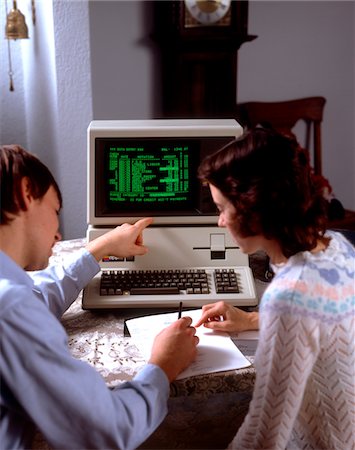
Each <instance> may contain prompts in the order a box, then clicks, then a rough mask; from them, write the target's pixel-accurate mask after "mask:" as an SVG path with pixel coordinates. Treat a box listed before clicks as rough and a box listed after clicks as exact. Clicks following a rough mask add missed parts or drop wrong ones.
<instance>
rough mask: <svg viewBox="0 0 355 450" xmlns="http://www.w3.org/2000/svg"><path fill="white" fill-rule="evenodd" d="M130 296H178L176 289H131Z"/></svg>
mask: <svg viewBox="0 0 355 450" xmlns="http://www.w3.org/2000/svg"><path fill="white" fill-rule="evenodd" d="M130 293H131V295H171V294H180V291H179V289H178V288H177V287H160V288H132V289H131V292H130Z"/></svg>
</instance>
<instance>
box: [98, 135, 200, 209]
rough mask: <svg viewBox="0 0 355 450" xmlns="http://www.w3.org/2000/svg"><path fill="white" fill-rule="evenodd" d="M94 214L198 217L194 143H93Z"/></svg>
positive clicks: (145, 140) (131, 140)
mask: <svg viewBox="0 0 355 450" xmlns="http://www.w3.org/2000/svg"><path fill="white" fill-rule="evenodd" d="M96 145H97V147H98V148H97V151H96V158H97V159H96V176H97V178H99V179H100V180H101V183H97V185H96V189H97V191H96V194H97V195H96V198H97V202H96V213H97V214H98V215H111V216H112V215H117V214H120V215H122V214H123V215H133V216H135V215H136V216H141V215H142V213H144V214H146V213H147V212H148V211H149V213H150V214H152V215H157V214H158V215H165V216H166V215H178V214H198V181H197V178H196V172H197V166H198V163H199V158H198V154H199V152H198V141H197V140H196V139H195V140H191V139H189V140H181V139H179V140H176V139H163V140H162V139H154V138H140V139H138V138H126V139H97V142H96Z"/></svg>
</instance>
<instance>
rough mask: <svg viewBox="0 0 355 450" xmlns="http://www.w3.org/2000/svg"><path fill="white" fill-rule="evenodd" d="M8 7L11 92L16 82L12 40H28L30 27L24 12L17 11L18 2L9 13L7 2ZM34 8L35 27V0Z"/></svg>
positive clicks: (7, 36)
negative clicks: (13, 67)
mask: <svg viewBox="0 0 355 450" xmlns="http://www.w3.org/2000/svg"><path fill="white" fill-rule="evenodd" d="M5 7H6V25H5V38H6V39H7V48H8V56H9V78H10V91H14V90H15V89H14V82H13V78H12V76H13V71H12V61H11V47H10V40H16V39H28V27H27V24H26V20H25V16H24V15H23V14H22V12H21V11H20V10H19V9H17V2H16V0H13V8H12V10H11V11H10V12H9V13H8V9H7V0H6V3H5ZM31 7H32V23H33V25H35V23H36V7H35V0H31Z"/></svg>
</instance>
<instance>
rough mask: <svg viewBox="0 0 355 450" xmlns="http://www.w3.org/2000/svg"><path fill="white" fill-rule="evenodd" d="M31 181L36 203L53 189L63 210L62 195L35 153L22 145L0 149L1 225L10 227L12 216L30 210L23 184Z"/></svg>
mask: <svg viewBox="0 0 355 450" xmlns="http://www.w3.org/2000/svg"><path fill="white" fill-rule="evenodd" d="M25 177H27V178H28V180H29V188H30V193H31V195H32V196H33V198H34V199H40V198H42V197H43V196H44V195H45V194H46V192H47V191H48V189H49V188H50V186H53V187H54V189H55V191H56V193H57V195H58V200H59V203H60V207H61V206H62V195H61V192H60V190H59V187H58V185H57V182H56V181H55V179H54V177H53V175H52V174H51V172H50V171H49V169H48V168H47V167H46V166H45V165H44V164H43V163H42V162H41V161H40V160H39V159H38V158H37V157H36V156H35V155H33V154H32V153H29V152H27V151H26V150H25V149H23V148H22V147H20V146H19V145H3V146H1V147H0V211H1V212H0V223H1V224H7V223H9V222H10V221H11V220H12V218H11V216H12V215H16V214H18V213H19V212H20V211H21V210H22V211H24V210H25V209H26V206H25V202H24V199H23V196H22V192H21V180H22V179H23V178H25Z"/></svg>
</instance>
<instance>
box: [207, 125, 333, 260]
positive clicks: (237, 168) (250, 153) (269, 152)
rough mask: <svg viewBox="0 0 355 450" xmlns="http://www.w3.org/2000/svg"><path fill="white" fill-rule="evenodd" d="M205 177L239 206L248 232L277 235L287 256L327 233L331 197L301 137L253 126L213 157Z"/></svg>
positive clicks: (241, 227) (241, 225) (240, 224)
mask: <svg viewBox="0 0 355 450" xmlns="http://www.w3.org/2000/svg"><path fill="white" fill-rule="evenodd" d="M199 178H200V179H202V180H205V181H207V182H208V183H210V184H212V185H214V186H215V187H216V188H218V189H219V190H220V191H221V192H222V194H223V195H224V196H225V197H226V198H227V199H228V200H229V201H230V202H231V203H232V204H233V205H234V207H235V209H236V228H237V230H238V232H239V233H240V234H241V235H242V236H244V237H247V236H254V235H257V234H262V235H264V236H265V237H266V238H267V239H275V240H277V241H278V242H279V243H280V246H281V249H282V251H283V254H284V255H285V256H286V257H289V256H291V255H294V254H295V253H297V252H299V251H305V250H311V249H313V248H314V247H315V246H316V244H317V239H319V237H320V236H322V235H323V234H324V232H325V226H326V200H325V198H324V197H323V193H322V188H321V186H320V185H319V184H318V183H317V181H316V179H315V177H314V175H313V171H312V168H311V166H310V164H309V156H308V153H307V151H306V150H304V149H302V148H301V147H300V146H299V145H298V143H297V141H296V140H295V139H292V138H290V137H286V136H284V135H281V134H279V133H277V132H275V131H273V130H266V129H262V128H255V129H253V130H250V131H248V132H246V133H245V134H244V135H243V136H242V137H241V138H240V139H237V140H235V141H233V142H231V143H229V144H227V145H226V146H225V147H223V148H222V149H221V150H219V151H218V152H217V153H214V154H213V155H210V156H209V157H207V158H206V159H205V160H204V161H203V162H202V163H201V165H200V167H199Z"/></svg>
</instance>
